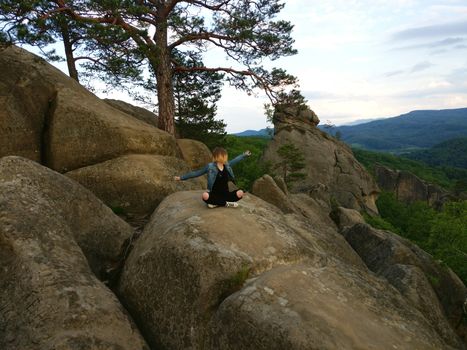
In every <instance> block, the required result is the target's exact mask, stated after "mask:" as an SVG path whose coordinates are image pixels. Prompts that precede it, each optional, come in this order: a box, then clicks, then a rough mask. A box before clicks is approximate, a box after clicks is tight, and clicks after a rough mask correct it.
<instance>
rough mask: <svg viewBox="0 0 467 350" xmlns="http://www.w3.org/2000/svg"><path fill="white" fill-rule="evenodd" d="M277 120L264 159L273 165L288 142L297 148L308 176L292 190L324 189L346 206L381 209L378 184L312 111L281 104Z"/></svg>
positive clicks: (276, 111)
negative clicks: (319, 124) (378, 204)
mask: <svg viewBox="0 0 467 350" xmlns="http://www.w3.org/2000/svg"><path fill="white" fill-rule="evenodd" d="M273 121H274V137H273V139H272V141H271V142H270V143H269V145H268V147H267V149H266V150H265V152H264V155H263V160H264V161H268V162H270V163H272V165H275V164H277V163H279V162H280V160H281V159H280V157H279V156H278V153H277V151H278V149H279V148H280V147H281V146H283V145H285V144H288V143H291V144H293V145H294V146H295V147H297V148H298V149H299V150H300V151H301V153H302V154H303V156H304V158H305V168H304V174H305V177H304V179H301V180H299V181H296V183H294V184H293V185H292V187H291V189H290V190H291V191H292V192H302V193H309V194H313V193H316V192H320V191H321V189H322V188H324V189H325V192H326V193H327V194H328V196H330V197H331V198H332V199H333V200H335V201H337V202H338V203H339V204H340V205H342V206H344V207H347V208H352V209H357V210H360V209H364V210H366V211H368V212H370V213H377V212H378V209H377V208H376V205H375V200H376V198H377V194H378V193H379V189H378V186H377V185H376V183H375V182H374V180H373V179H372V177H371V176H370V175H369V174H368V173H367V172H366V170H365V169H364V168H363V166H362V165H361V164H360V163H359V162H358V161H357V160H356V159H355V158H354V156H353V154H352V151H351V150H350V148H349V147H348V146H347V145H345V144H344V143H342V142H339V141H338V140H336V139H334V138H333V137H331V136H329V135H327V134H326V133H324V132H322V131H321V130H319V129H318V128H317V127H316V125H317V124H318V123H319V119H318V117H317V116H316V114H315V113H314V112H313V111H312V110H310V109H309V108H308V107H304V106H281V107H280V108H278V109H276V110H275V112H274V116H273ZM316 195H317V196H319V193H317V194H316ZM316 195H314V196H316Z"/></svg>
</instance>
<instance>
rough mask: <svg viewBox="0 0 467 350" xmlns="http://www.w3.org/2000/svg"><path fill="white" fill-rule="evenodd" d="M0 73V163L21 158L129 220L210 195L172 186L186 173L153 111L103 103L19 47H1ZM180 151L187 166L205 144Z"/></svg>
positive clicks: (172, 141) (199, 183) (197, 158)
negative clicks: (170, 202)
mask: <svg viewBox="0 0 467 350" xmlns="http://www.w3.org/2000/svg"><path fill="white" fill-rule="evenodd" d="M0 73H2V81H1V82H0V103H2V105H1V106H0V107H2V108H0V113H1V114H0V116H1V118H0V146H1V148H0V156H4V155H21V156H24V157H27V158H29V159H32V160H35V161H37V162H40V163H41V164H43V165H45V166H47V167H49V168H52V169H54V170H56V171H58V172H61V173H65V172H66V173H68V175H69V176H70V177H72V178H74V179H76V180H78V181H79V182H80V183H81V184H83V185H84V186H85V187H87V188H88V189H90V190H91V191H93V192H94V193H95V194H97V195H98V197H99V198H100V199H102V200H103V201H104V202H105V203H107V204H108V205H110V206H112V207H119V208H122V209H124V210H125V211H126V212H127V213H138V214H141V213H142V214H145V215H149V214H150V213H152V211H153V210H154V209H155V207H156V206H157V204H158V203H159V202H160V201H161V200H162V198H163V197H164V196H166V195H167V194H169V193H172V192H174V191H176V190H179V189H198V188H205V183H204V182H202V181H200V180H198V181H191V182H190V183H184V184H179V185H178V186H176V185H175V184H174V181H173V179H172V178H173V176H174V175H180V173H182V172H185V171H188V170H189V167H187V166H186V164H185V163H184V162H183V160H182V159H181V158H182V154H181V151H180V148H179V146H178V145H177V141H176V140H175V138H174V137H173V136H172V135H169V134H168V133H166V132H164V131H162V130H159V129H158V128H156V127H154V125H153V122H154V120H153V119H154V115H152V114H151V113H150V112H148V111H146V110H144V109H141V108H138V107H135V106H131V105H129V104H125V103H123V102H122V103H120V102H118V101H117V102H115V101H110V102H108V103H106V102H105V101H103V100H101V99H99V98H97V97H96V96H94V95H93V94H92V93H90V92H88V91H87V90H86V89H84V88H83V87H82V86H80V85H79V84H77V83H76V82H75V81H74V80H72V79H70V78H68V77H67V76H65V75H64V74H63V73H62V72H60V71H58V70H57V69H55V68H54V67H52V66H51V65H50V64H48V63H46V62H45V61H43V60H42V59H40V58H38V57H37V56H35V55H33V54H31V53H29V52H27V51H25V50H23V49H20V48H17V47H15V46H0ZM112 106H116V107H112ZM148 113H149V114H148ZM140 119H142V120H144V121H142V120H140ZM149 119H151V120H149ZM181 144H183V145H184V146H183V147H181V148H182V150H183V151H184V152H185V154H184V156H185V157H186V159H188V161H189V163H190V165H193V164H194V163H196V162H200V161H203V160H204V159H205V158H206V154H207V152H208V151H207V147H206V146H204V145H202V144H201V143H198V142H195V141H189V140H186V141H182V142H181ZM203 146H204V148H203ZM190 152H191V153H190ZM195 153H196V155H194V154H195ZM209 160H210V158H209ZM146 161H147V163H145V162H146Z"/></svg>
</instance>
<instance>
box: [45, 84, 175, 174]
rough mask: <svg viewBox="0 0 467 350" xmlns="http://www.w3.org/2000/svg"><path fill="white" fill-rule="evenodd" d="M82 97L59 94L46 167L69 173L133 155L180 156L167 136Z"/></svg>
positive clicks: (48, 137) (50, 124)
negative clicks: (84, 101)
mask: <svg viewBox="0 0 467 350" xmlns="http://www.w3.org/2000/svg"><path fill="white" fill-rule="evenodd" d="M83 95H84V94H82V93H81V91H78V90H75V89H67V88H62V89H60V90H59V91H58V92H57V95H56V97H55V99H54V100H53V102H52V104H51V107H50V111H49V114H50V117H49V120H48V126H47V129H46V134H45V137H46V141H45V142H46V158H45V160H46V162H45V164H46V165H47V166H49V167H51V168H52V169H55V170H57V171H59V172H66V171H70V170H74V169H77V168H81V167H84V166H89V165H93V164H97V163H100V162H103V161H106V160H109V159H112V158H116V157H119V156H122V155H126V154H132V153H136V154H137V153H142V154H159V155H168V156H177V155H178V148H177V144H176V142H175V138H174V137H172V136H171V135H169V134H168V133H166V132H164V131H162V130H159V129H157V128H155V127H153V126H150V125H148V124H147V123H144V122H142V121H139V120H138V119H135V118H133V117H131V116H128V115H126V114H124V113H121V112H119V111H118V110H116V109H114V108H112V107H110V106H109V105H108V104H106V103H105V102H103V101H101V100H100V99H98V98H96V97H94V96H90V97H89V96H83ZM86 97H87V98H86ZM83 100H86V103H85V104H83V102H82V101H83Z"/></svg>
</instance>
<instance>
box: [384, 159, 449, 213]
mask: <svg viewBox="0 0 467 350" xmlns="http://www.w3.org/2000/svg"><path fill="white" fill-rule="evenodd" d="M375 178H376V181H377V182H378V185H379V186H380V187H381V189H383V190H385V191H389V192H393V193H394V194H395V196H396V198H397V199H399V200H400V201H403V202H406V203H412V202H415V201H422V202H425V203H427V204H428V205H430V206H433V207H440V206H441V205H442V204H443V203H444V202H445V201H446V200H448V199H449V198H452V197H453V196H452V195H450V194H449V192H448V191H446V190H443V189H442V188H441V187H439V186H436V185H434V184H430V183H427V182H425V181H423V180H421V179H420V178H418V177H417V176H416V175H414V174H412V173H410V172H408V171H399V170H392V169H389V168H388V167H385V166H382V165H376V166H375Z"/></svg>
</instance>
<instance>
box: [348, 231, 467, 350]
mask: <svg viewBox="0 0 467 350" xmlns="http://www.w3.org/2000/svg"><path fill="white" fill-rule="evenodd" d="M343 235H344V237H345V238H346V239H347V241H348V242H349V243H350V245H351V246H352V247H353V248H354V249H355V251H356V252H357V253H358V254H359V255H360V256H361V257H362V259H363V261H364V262H365V263H366V265H367V266H368V268H369V269H370V270H372V271H374V272H375V273H377V274H378V275H380V276H382V277H385V278H386V279H387V280H388V281H389V282H390V283H391V284H392V285H393V286H394V287H396V288H397V289H398V290H399V291H400V292H401V293H402V295H404V296H405V297H406V298H407V299H408V300H410V301H411V303H412V304H413V305H414V306H415V307H416V308H417V309H418V310H419V311H420V312H421V313H423V314H424V315H425V317H426V319H427V320H429V321H430V322H431V324H432V325H433V327H434V328H435V329H436V331H437V332H438V334H439V335H440V336H441V337H443V338H444V340H445V341H446V342H447V343H448V344H450V345H452V346H454V347H456V348H462V344H461V342H460V340H459V337H457V336H456V334H455V332H454V330H456V331H457V332H458V334H459V335H465V334H466V326H465V324H463V323H462V320H463V317H464V313H463V304H464V302H465V300H466V298H467V289H466V287H465V286H464V284H463V283H462V281H461V280H460V279H459V278H458V277H457V276H456V275H455V274H454V273H453V272H452V271H451V270H450V269H449V268H447V267H445V266H442V265H440V264H439V263H438V262H437V261H435V260H434V259H433V258H432V257H431V256H430V255H429V254H427V253H426V252H424V251H423V250H421V249H420V248H418V247H417V246H416V245H415V244H413V243H411V242H410V241H408V240H406V239H404V238H402V237H400V236H398V235H396V234H394V233H392V232H389V231H383V230H377V229H374V228H372V227H371V226H369V225H367V224H356V225H354V226H352V227H351V228H348V229H347V230H345V231H344V232H343Z"/></svg>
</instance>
